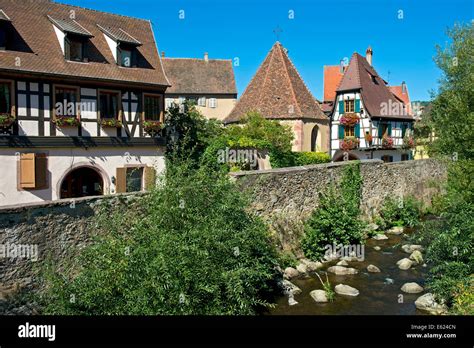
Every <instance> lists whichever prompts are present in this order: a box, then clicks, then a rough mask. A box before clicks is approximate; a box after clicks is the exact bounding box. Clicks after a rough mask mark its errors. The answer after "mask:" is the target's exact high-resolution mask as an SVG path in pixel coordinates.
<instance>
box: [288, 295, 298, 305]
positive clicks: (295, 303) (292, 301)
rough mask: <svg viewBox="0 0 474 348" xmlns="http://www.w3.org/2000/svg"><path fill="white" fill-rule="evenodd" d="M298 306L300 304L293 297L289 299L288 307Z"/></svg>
mask: <svg viewBox="0 0 474 348" xmlns="http://www.w3.org/2000/svg"><path fill="white" fill-rule="evenodd" d="M297 304H298V301H296V300H295V299H294V298H293V297H288V305H290V306H294V305H297Z"/></svg>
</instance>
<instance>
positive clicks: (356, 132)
mask: <svg viewBox="0 0 474 348" xmlns="http://www.w3.org/2000/svg"><path fill="white" fill-rule="evenodd" d="M354 135H355V137H356V138H360V123H356V125H355V127H354Z"/></svg>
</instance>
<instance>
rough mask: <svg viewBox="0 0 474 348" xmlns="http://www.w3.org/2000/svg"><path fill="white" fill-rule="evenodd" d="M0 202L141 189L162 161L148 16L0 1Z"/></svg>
mask: <svg viewBox="0 0 474 348" xmlns="http://www.w3.org/2000/svg"><path fill="white" fill-rule="evenodd" d="M0 9H1V10H0V168H1V174H2V175H1V177H0V205H11V204H23V203H30V202H38V201H45V200H56V199H61V198H72V197H83V196H92V195H102V194H109V193H116V192H131V191H140V190H145V189H146V188H147V187H148V186H150V185H153V184H154V180H155V175H156V173H157V172H159V171H161V170H162V169H163V168H164V159H163V151H164V139H163V138H162V137H161V136H160V134H161V132H160V128H161V122H162V121H163V116H164V115H163V111H164V92H165V90H166V88H167V86H169V82H168V80H167V78H166V76H165V73H164V71H163V67H162V64H161V60H160V57H159V54H158V50H157V46H156V43H155V39H154V35H153V31H152V28H151V23H150V22H149V21H147V20H142V19H136V18H130V17H125V16H120V15H115V14H109V13H104V12H99V11H95V10H89V9H85V8H80V7H76V6H69V5H63V4H59V3H54V2H52V1H48V0H38V1H27V0H24V1H23V0H15V1H11V0H0Z"/></svg>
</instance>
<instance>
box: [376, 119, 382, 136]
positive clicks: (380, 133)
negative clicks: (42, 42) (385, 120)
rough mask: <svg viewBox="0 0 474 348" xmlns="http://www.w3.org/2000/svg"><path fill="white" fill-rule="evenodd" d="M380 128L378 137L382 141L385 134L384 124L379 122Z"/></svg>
mask: <svg viewBox="0 0 474 348" xmlns="http://www.w3.org/2000/svg"><path fill="white" fill-rule="evenodd" d="M378 128H379V130H378V133H377V135H378V137H379V139H382V137H383V134H382V132H383V125H382V122H379V127H378Z"/></svg>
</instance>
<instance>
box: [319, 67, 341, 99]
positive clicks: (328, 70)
mask: <svg viewBox="0 0 474 348" xmlns="http://www.w3.org/2000/svg"><path fill="white" fill-rule="evenodd" d="M343 76H344V73H343V72H341V66H340V65H326V66H324V96H323V100H324V101H333V100H334V99H335V98H336V89H337V87H339V83H341V80H342V77H343Z"/></svg>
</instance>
